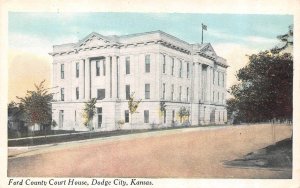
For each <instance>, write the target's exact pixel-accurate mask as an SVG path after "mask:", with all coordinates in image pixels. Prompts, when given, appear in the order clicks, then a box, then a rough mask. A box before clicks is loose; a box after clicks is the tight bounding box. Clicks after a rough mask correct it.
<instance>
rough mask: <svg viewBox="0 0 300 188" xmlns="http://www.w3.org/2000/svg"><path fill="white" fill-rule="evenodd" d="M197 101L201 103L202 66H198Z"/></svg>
mask: <svg viewBox="0 0 300 188" xmlns="http://www.w3.org/2000/svg"><path fill="white" fill-rule="evenodd" d="M198 100H200V101H201V102H202V64H201V63H199V65H198Z"/></svg>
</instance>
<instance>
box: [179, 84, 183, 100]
mask: <svg viewBox="0 0 300 188" xmlns="http://www.w3.org/2000/svg"><path fill="white" fill-rule="evenodd" d="M181 89H182V88H181V86H180V87H179V101H181Z"/></svg>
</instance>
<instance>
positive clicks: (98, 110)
mask: <svg viewBox="0 0 300 188" xmlns="http://www.w3.org/2000/svg"><path fill="white" fill-rule="evenodd" d="M97 116H98V128H100V127H101V125H102V108H97Z"/></svg>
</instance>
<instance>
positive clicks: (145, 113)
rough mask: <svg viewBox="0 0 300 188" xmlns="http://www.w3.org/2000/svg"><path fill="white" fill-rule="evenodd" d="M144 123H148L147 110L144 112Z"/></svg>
mask: <svg viewBox="0 0 300 188" xmlns="http://www.w3.org/2000/svg"><path fill="white" fill-rule="evenodd" d="M144 123H149V110H144Z"/></svg>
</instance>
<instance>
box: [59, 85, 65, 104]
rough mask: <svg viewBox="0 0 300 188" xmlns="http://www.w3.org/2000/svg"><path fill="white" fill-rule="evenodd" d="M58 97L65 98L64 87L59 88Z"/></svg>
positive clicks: (62, 99)
mask: <svg viewBox="0 0 300 188" xmlns="http://www.w3.org/2000/svg"><path fill="white" fill-rule="evenodd" d="M60 99H61V101H64V100H65V89H64V88H60Z"/></svg>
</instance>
